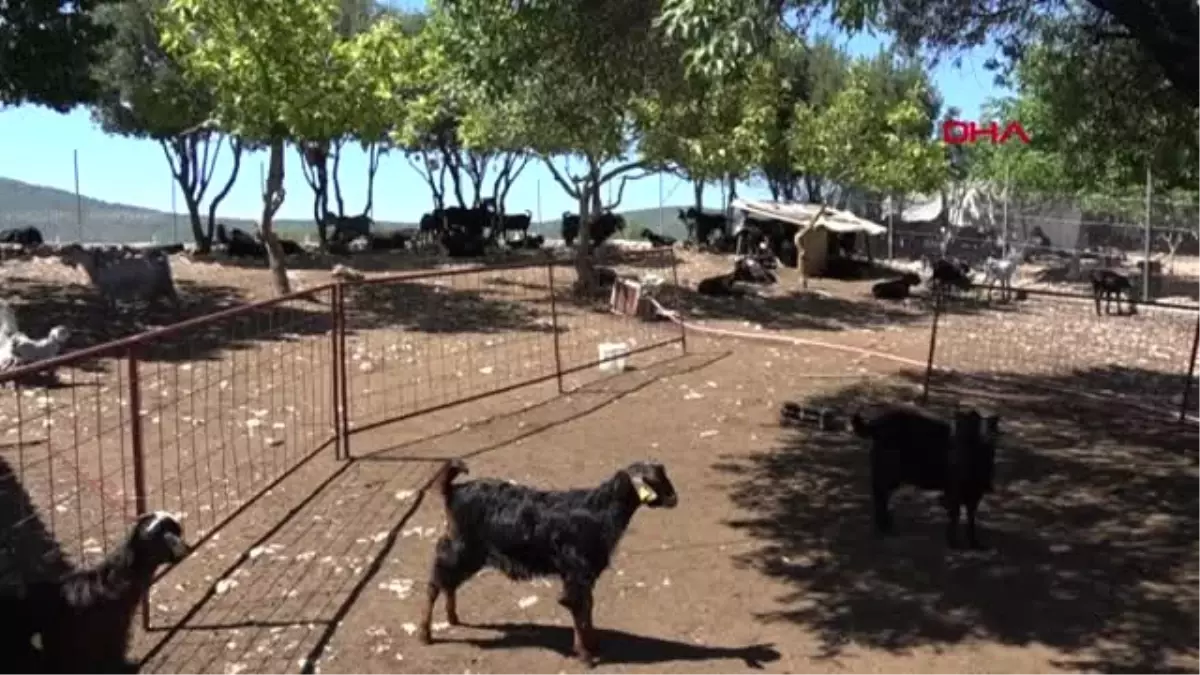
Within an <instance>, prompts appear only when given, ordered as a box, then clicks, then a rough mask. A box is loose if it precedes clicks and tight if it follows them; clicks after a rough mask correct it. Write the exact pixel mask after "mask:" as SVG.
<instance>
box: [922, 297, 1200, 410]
mask: <svg viewBox="0 0 1200 675" xmlns="http://www.w3.org/2000/svg"><path fill="white" fill-rule="evenodd" d="M1120 307H1121V313H1119V314H1118V313H1117V305H1116V304H1113V305H1112V306H1111V307H1109V306H1107V303H1105V302H1101V303H1100V313H1099V314H1097V310H1096V304H1095V301H1094V299H1093V298H1092V297H1091V296H1083V295H1068V294H1051V293H1046V292H1039V291H1024V299H1023V300H1015V301H1012V302H1007V303H1005V302H1000V301H999V294H997V295H996V296H995V297H994V298H993V300H992V301H990V302H989V301H988V300H987V296H986V294H979V295H972V296H968V297H961V298H945V299H943V300H942V301H941V302H940V303H939V309H938V317H937V324H936V329H935V330H936V333H935V340H936V342H935V344H934V347H933V351H932V364H933V366H934V370H933V372H932V380H931V388H936V387H938V386H939V385H944V384H948V383H952V382H954V381H955V380H956V379H957V378H960V377H962V376H967V377H970V378H972V379H974V380H982V381H992V382H997V383H1005V384H1007V385H1010V387H1009V388H1010V389H1021V388H1036V389H1039V390H1042V391H1046V390H1054V391H1062V392H1069V393H1073V394H1078V395H1080V396H1089V397H1093V398H1095V397H1103V398H1106V399H1112V400H1114V401H1116V402H1118V403H1119V404H1121V405H1127V406H1132V407H1138V408H1142V409H1146V410H1153V411H1155V412H1163V413H1174V412H1176V411H1177V410H1178V409H1179V406H1180V405H1181V404H1182V403H1183V399H1184V396H1185V390H1186V388H1187V386H1188V382H1189V381H1190V379H1191V375H1192V373H1191V372H1190V366H1191V362H1192V359H1193V358H1194V357H1193V355H1192V346H1193V342H1194V340H1195V336H1196V330H1197V314H1196V309H1195V308H1194V307H1187V306H1182V305H1167V306H1160V305H1145V304H1138V305H1136V313H1134V314H1129V313H1128V311H1129V310H1128V307H1129V304H1128V303H1127V302H1125V301H1122V302H1121V303H1120ZM1110 311H1111V312H1112V313H1109V312H1110ZM1114 410H1117V408H1115V409H1114Z"/></svg>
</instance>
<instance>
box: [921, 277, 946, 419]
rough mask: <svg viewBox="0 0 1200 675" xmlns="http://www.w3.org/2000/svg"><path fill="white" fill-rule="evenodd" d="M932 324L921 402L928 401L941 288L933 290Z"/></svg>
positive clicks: (939, 311) (940, 313)
mask: <svg viewBox="0 0 1200 675" xmlns="http://www.w3.org/2000/svg"><path fill="white" fill-rule="evenodd" d="M933 298H934V301H933V325H932V326H931V327H930V329H929V356H927V357H926V359H925V379H924V381H923V382H922V383H921V404H922V405H924V404H925V403H928V402H929V381H930V379H932V377H933V358H934V354H935V353H936V352H937V335H938V319H940V318H941V315H942V303H943V302H944V299H943V298H944V296H943V294H942V291H941V290H938V291H935V292H934V296H933Z"/></svg>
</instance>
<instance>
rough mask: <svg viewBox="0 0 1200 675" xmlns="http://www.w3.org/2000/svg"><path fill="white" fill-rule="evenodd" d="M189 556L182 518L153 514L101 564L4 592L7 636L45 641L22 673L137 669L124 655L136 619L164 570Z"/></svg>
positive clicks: (0, 605)
mask: <svg viewBox="0 0 1200 675" xmlns="http://www.w3.org/2000/svg"><path fill="white" fill-rule="evenodd" d="M187 553H188V545H187V544H186V543H185V542H184V540H183V527H182V526H181V525H180V524H179V521H178V520H176V519H175V518H174V517H173V516H171V515H168V514H165V513H148V514H145V515H143V516H141V517H140V518H138V520H137V523H135V524H134V526H133V529H132V530H131V532H130V533H129V536H128V537H127V538H126V540H125V542H124V543H123V544H122V545H121V546H120V547H119V548H117V549H116V550H114V551H113V552H112V553H110V554H109V555H108V556H107V557H106V558H105V559H104V560H103V561H102V562H101V563H100V564H98V565H96V566H94V567H91V568H88V569H83V570H77V571H74V572H71V573H69V574H67V575H65V576H63V577H62V578H60V579H57V580H54V581H39V582H34V583H32V584H29V585H27V586H24V587H21V588H17V589H10V590H9V591H8V592H6V593H3V594H0V614H3V615H4V616H5V617H6V620H7V621H8V622H9V624H10V625H7V626H3V629H5V630H8V631H9V632H8V633H6V635H5V639H6V640H13V641H20V642H22V643H24V644H26V645H31V644H32V643H33V642H34V640H35V638H39V636H40V642H41V645H40V648H37V649H30V650H28V651H26V652H25V653H24V654H22V655H21V656H22V658H25V659H28V660H29V662H28V663H25V664H20V665H19V666H18V667H21V666H24V667H25V669H24V670H21V671H20V672H43V673H128V672H136V671H137V669H136V667H135V665H134V664H130V663H129V662H128V661H127V660H126V656H125V653H126V651H127V649H128V647H129V629H130V626H131V625H132V624H133V616H134V614H135V613H136V611H137V608H138V606H139V604H140V603H141V601H142V599H143V598H145V597H146V594H147V592H149V589H150V584H151V583H152V582H153V580H154V573H155V572H156V571H157V570H158V568H159V567H161V566H162V565H168V564H174V563H176V562H179V561H180V560H182V559H183V558H184V556H186V555H187ZM9 665H17V664H12V663H11V661H10V663H9ZM13 672H17V671H16V670H14V671H13Z"/></svg>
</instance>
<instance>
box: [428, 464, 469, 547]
mask: <svg viewBox="0 0 1200 675" xmlns="http://www.w3.org/2000/svg"><path fill="white" fill-rule="evenodd" d="M465 473H470V472H469V471H467V464H466V462H463V461H462V460H461V459H450V460H447V461H446V463H445V464H443V465H442V468H441V469H439V470H438V473H437V475H436V476H434V477H433V484H432V487H433V489H434V490H436V491H437V493H438V496H439V497H440V498H441V502H442V508H444V509H445V512H446V534H447V535H449V536H450V537H451V538H453V537H454V536H455V533H456V532H457V529H458V528H457V527H456V526H455V523H454V512H453V511H451V510H450V483H452V482H454V478H455V477H456V476H458V475H459V474H465Z"/></svg>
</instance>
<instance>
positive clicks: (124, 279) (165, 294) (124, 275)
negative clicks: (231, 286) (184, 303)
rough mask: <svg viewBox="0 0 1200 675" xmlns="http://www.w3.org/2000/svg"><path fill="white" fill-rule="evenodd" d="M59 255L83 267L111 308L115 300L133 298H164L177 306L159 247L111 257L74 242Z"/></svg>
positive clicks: (166, 259) (167, 261) (168, 269)
mask: <svg viewBox="0 0 1200 675" xmlns="http://www.w3.org/2000/svg"><path fill="white" fill-rule="evenodd" d="M60 255H61V256H62V261H63V262H64V263H65V264H67V265H70V266H72V267H82V268H83V271H84V273H85V274H87V277H88V281H90V282H91V283H92V285H93V286H94V287H95V288H96V289H97V290H98V291H100V294H101V295H102V296H103V297H104V300H105V302H106V303H108V305H109V307H110V308H111V309H113V310H115V309H116V305H117V301H118V300H131V299H136V298H142V299H145V300H147V301H153V300H156V299H159V298H166V299H167V300H169V301H170V302H171V304H173V305H174V306H175V307H176V308H178V307H179V304H180V303H179V293H178V292H177V291H176V290H175V282H174V280H173V279H172V277H171V259H170V258H169V257H168V256H167V255H166V254H164V253H162V252H160V251H155V250H148V251H142V252H139V253H135V254H133V255H132V256H130V257H113V256H110V255H106V254H105V253H104V252H102V251H100V250H97V249H85V248H83V247H82V246H79V245H74V246H70V247H67V248H65V249H63V251H62V252H61V254H60Z"/></svg>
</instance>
